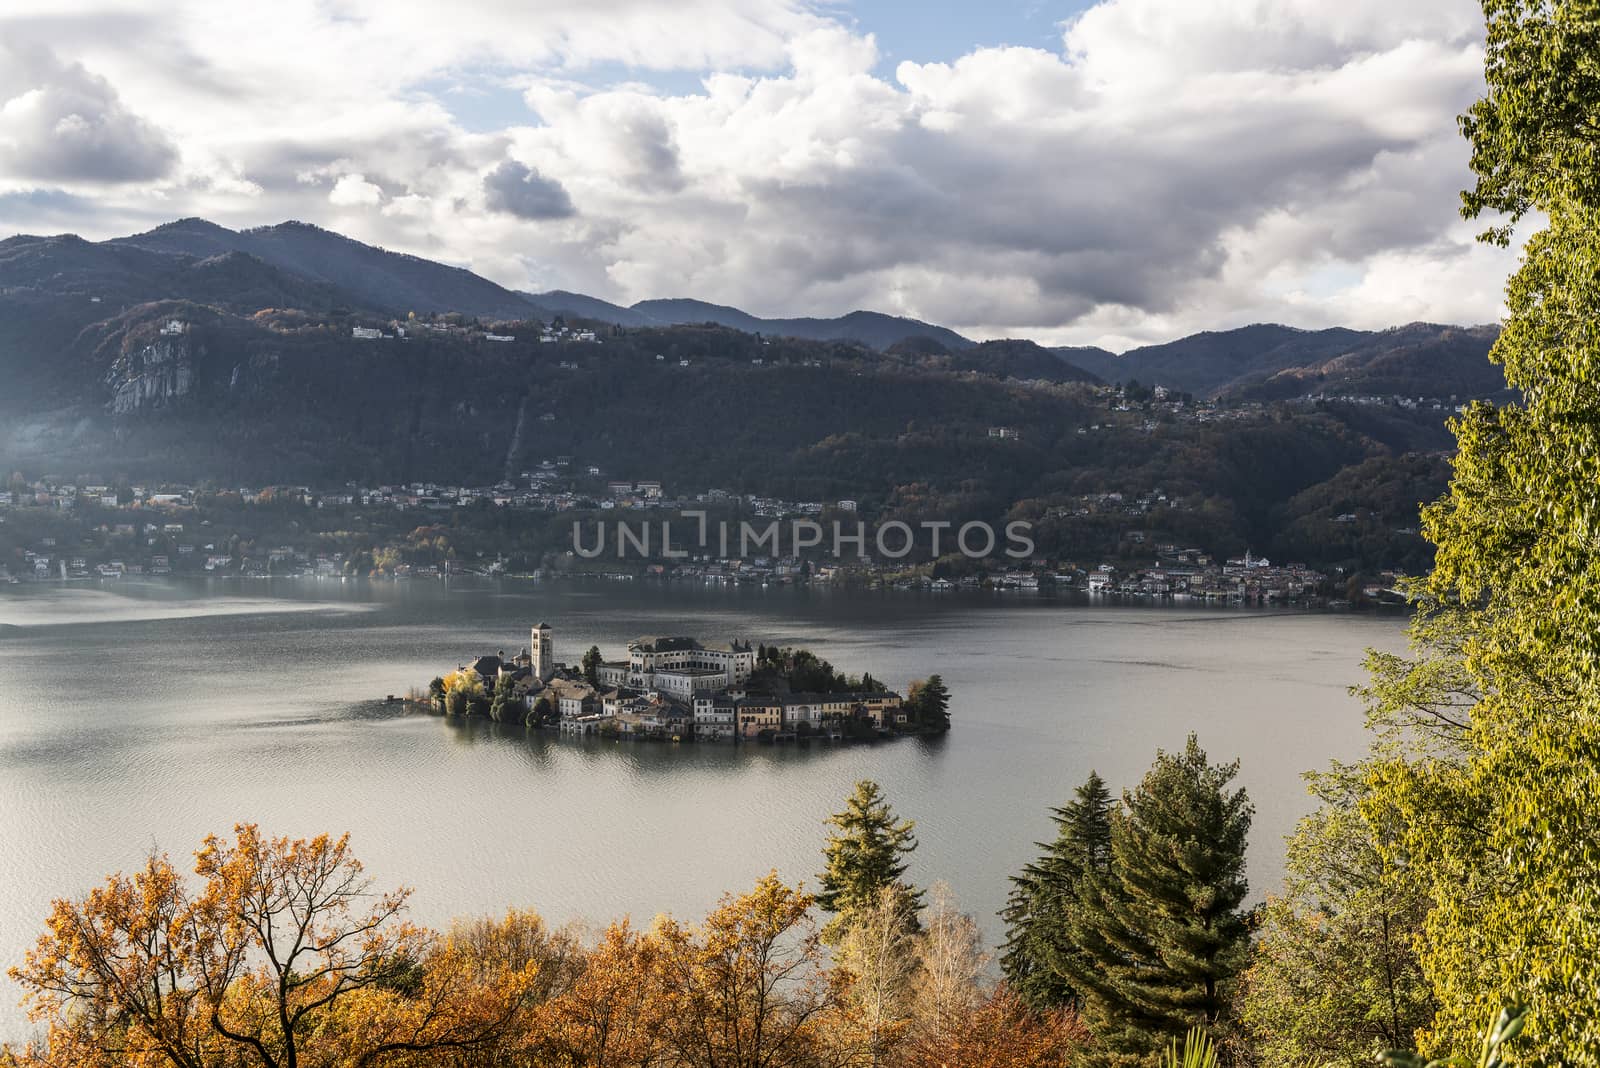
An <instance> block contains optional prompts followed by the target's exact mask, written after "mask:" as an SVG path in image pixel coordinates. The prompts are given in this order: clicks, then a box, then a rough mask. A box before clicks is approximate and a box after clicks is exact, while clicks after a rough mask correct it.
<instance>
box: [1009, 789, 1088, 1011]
mask: <svg viewBox="0 0 1600 1068" xmlns="http://www.w3.org/2000/svg"><path fill="white" fill-rule="evenodd" d="M1111 806H1112V798H1111V791H1110V790H1108V789H1106V784H1105V780H1103V779H1101V778H1100V776H1099V775H1098V774H1096V773H1094V772H1090V773H1089V778H1088V779H1087V780H1085V781H1084V784H1083V785H1082V786H1080V787H1078V789H1077V792H1076V797H1075V798H1074V800H1072V801H1069V802H1067V803H1066V804H1065V805H1062V806H1061V807H1060V808H1057V809H1053V810H1052V811H1051V818H1052V819H1053V820H1055V824H1056V837H1055V840H1054V841H1053V842H1049V843H1044V842H1041V843H1038V845H1039V849H1040V850H1042V852H1041V854H1040V856H1039V859H1038V860H1036V861H1034V862H1033V863H1031V864H1029V865H1027V866H1026V867H1025V868H1023V869H1022V873H1021V874H1020V875H1015V876H1013V877H1012V879H1011V883H1012V890H1011V894H1010V896H1009V897H1008V898H1007V901H1006V907H1005V910H1004V911H1003V912H1002V913H1001V918H1002V919H1004V920H1005V924H1006V943H1005V947H1004V949H1003V950H1002V952H1001V955H1000V970H1001V971H1002V972H1004V973H1005V977H1006V981H1007V982H1008V983H1010V984H1011V988H1012V989H1013V990H1015V991H1016V992H1017V994H1018V995H1019V996H1020V997H1021V998H1022V999H1023V1000H1024V1001H1025V1002H1026V1003H1027V1004H1028V1007H1029V1008H1031V1009H1033V1010H1034V1011H1036V1012H1039V1011H1044V1010H1046V1009H1051V1008H1057V1007H1059V1006H1063V1005H1075V1004H1077V1002H1078V1000H1079V998H1078V993H1077V991H1076V990H1074V988H1073V986H1072V984H1071V983H1070V982H1069V981H1068V980H1067V978H1066V977H1065V976H1064V975H1063V974H1062V973H1061V971H1060V970H1059V969H1057V968H1056V967H1055V963H1054V958H1055V955H1056V954H1058V953H1061V952H1065V951H1067V946H1068V945H1069V941H1068V939H1069V933H1068V927H1067V924H1068V917H1069V913H1070V912H1071V910H1073V909H1075V908H1076V907H1077V906H1078V900H1079V889H1080V885H1081V883H1082V882H1083V880H1084V878H1085V877H1086V876H1089V875H1097V876H1103V875H1105V874H1106V872H1107V870H1108V868H1109V865H1110V860H1111Z"/></svg>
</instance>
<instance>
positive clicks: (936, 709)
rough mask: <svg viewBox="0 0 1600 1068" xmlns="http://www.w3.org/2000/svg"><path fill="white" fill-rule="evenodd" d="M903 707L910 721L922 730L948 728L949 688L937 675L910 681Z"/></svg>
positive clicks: (943, 729)
mask: <svg viewBox="0 0 1600 1068" xmlns="http://www.w3.org/2000/svg"><path fill="white" fill-rule="evenodd" d="M905 707H906V713H907V715H909V716H910V717H911V720H912V722H914V723H916V724H917V726H919V727H921V728H922V729H923V730H928V731H947V730H949V729H950V690H949V688H948V687H947V686H945V684H944V679H943V678H941V677H940V676H938V675H929V676H928V677H927V678H926V679H924V680H923V681H921V682H914V683H912V684H911V687H910V689H909V690H908V691H907V693H906V699H905Z"/></svg>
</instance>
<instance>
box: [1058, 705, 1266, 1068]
mask: <svg viewBox="0 0 1600 1068" xmlns="http://www.w3.org/2000/svg"><path fill="white" fill-rule="evenodd" d="M1237 772H1238V764H1237V763H1234V764H1225V765H1211V764H1209V763H1207V760H1206V754H1205V752H1204V751H1203V750H1202V749H1201V748H1200V746H1199V743H1198V742H1197V741H1196V739H1195V737H1194V735H1190V736H1189V740H1188V744H1187V745H1186V746H1185V748H1184V751H1183V753H1181V754H1168V753H1158V754H1157V756H1156V762H1155V764H1154V765H1153V766H1152V767H1151V769H1150V771H1149V772H1147V773H1146V775H1145V777H1144V781H1143V782H1141V783H1140V784H1139V788H1138V789H1137V790H1135V791H1133V792H1132V793H1131V794H1128V795H1125V797H1124V798H1123V808H1122V810H1120V811H1117V812H1114V813H1113V814H1112V816H1111V840H1110V847H1111V855H1110V865H1109V868H1108V870H1107V871H1106V873H1105V874H1103V875H1102V874H1093V875H1091V876H1089V877H1088V878H1085V879H1084V880H1083V881H1082V883H1081V885H1080V888H1079V895H1078V901H1077V907H1076V908H1075V909H1074V910H1072V911H1071V912H1070V913H1069V917H1068V925H1067V926H1068V934H1067V939H1066V944H1065V946H1064V948H1063V951H1062V952H1059V953H1057V954H1056V956H1055V958H1054V959H1055V962H1056V964H1057V966H1058V967H1059V968H1061V970H1062V971H1063V972H1064V973H1065V974H1066V975H1067V976H1069V977H1070V980H1069V981H1072V982H1074V984H1075V986H1076V988H1077V989H1078V990H1079V992H1080V993H1081V995H1082V997H1083V1017H1084V1021H1085V1023H1086V1024H1087V1025H1088V1027H1089V1030H1090V1032H1091V1033H1092V1034H1093V1035H1094V1038H1095V1040H1096V1042H1095V1047H1094V1052H1093V1053H1092V1054H1090V1059H1091V1062H1092V1063H1095V1064H1103V1065H1117V1066H1124V1065H1126V1066H1134V1065H1153V1064H1156V1063H1158V1062H1159V1060H1160V1057H1161V1055H1162V1052H1163V1051H1164V1050H1165V1049H1166V1048H1167V1046H1168V1045H1169V1044H1170V1043H1171V1042H1172V1041H1173V1040H1174V1039H1178V1040H1180V1041H1181V1040H1182V1038H1183V1035H1184V1033H1185V1032H1187V1031H1188V1030H1189V1028H1191V1027H1194V1026H1197V1025H1199V1026H1204V1027H1206V1028H1207V1029H1208V1030H1209V1031H1210V1032H1211V1033H1213V1034H1217V1033H1218V1032H1219V1031H1226V1030H1227V1028H1228V1026H1229V1024H1230V1023H1231V1019H1230V1015H1229V1014H1230V1006H1231V1004H1232V1002H1233V991H1234V986H1235V981H1236V978H1237V976H1238V975H1239V973H1240V972H1241V971H1242V970H1243V968H1244V966H1245V965H1246V963H1247V962H1248V954H1249V935H1248V932H1247V930H1246V927H1245V921H1244V915H1243V913H1242V912H1241V911H1240V908H1239V906H1240V905H1241V903H1242V902H1243V901H1244V898H1245V895H1246V893H1247V892H1248V884H1247V883H1246V881H1245V877H1244V860H1245V844H1246V837H1247V835H1248V833H1249V830H1250V817H1251V813H1252V809H1251V806H1250V803H1249V800H1248V799H1247V798H1246V796H1245V792H1244V790H1243V789H1238V790H1233V791H1231V792H1230V791H1229V789H1228V784H1229V783H1230V782H1231V781H1232V779H1233V777H1234V775H1235V774H1236V773H1237Z"/></svg>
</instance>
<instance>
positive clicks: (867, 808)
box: [817, 779, 922, 942]
mask: <svg viewBox="0 0 1600 1068" xmlns="http://www.w3.org/2000/svg"><path fill="white" fill-rule="evenodd" d="M828 822H829V823H830V824H832V825H833V827H834V830H833V832H832V833H831V834H829V836H828V841H827V844H826V845H825V846H824V847H823V857H824V859H825V860H826V864H827V866H826V868H825V869H824V871H823V872H822V874H821V875H819V876H818V877H817V878H818V881H819V884H820V886H821V889H820V890H819V891H818V893H817V905H818V906H819V907H820V908H822V909H823V910H825V911H827V912H831V913H834V918H833V919H832V920H831V921H829V923H828V925H827V927H825V928H824V929H823V935H824V937H825V938H827V939H828V940H829V941H831V942H837V941H838V940H839V939H840V938H841V937H842V936H843V934H844V931H845V930H846V929H847V928H848V927H849V926H850V924H851V923H852V922H853V921H854V919H855V917H856V915H857V914H858V913H860V912H862V910H867V909H871V908H872V907H874V906H875V905H876V904H877V903H878V902H879V901H880V900H881V898H882V894H883V890H884V888H886V887H897V888H899V889H900V890H902V891H903V892H904V895H905V898H906V901H907V902H908V904H909V906H910V907H909V908H908V909H906V910H905V913H906V915H907V918H908V922H909V923H911V924H915V922H916V921H915V918H914V914H915V912H916V910H917V909H920V908H921V907H922V895H921V892H920V891H918V890H915V889H913V888H912V887H911V886H910V885H909V884H908V883H906V882H905V879H904V876H905V872H906V861H905V856H906V854H908V853H910V852H911V851H912V850H914V849H916V848H917V839H916V836H915V835H914V834H913V833H912V827H913V826H914V825H913V823H912V821H911V820H897V819H896V818H895V815H894V810H893V809H891V808H890V807H889V802H888V801H887V800H885V799H884V796H883V791H882V790H881V789H879V787H878V784H877V783H875V782H873V781H872V780H870V779H863V780H862V781H860V782H858V783H856V788H855V792H854V793H852V794H851V795H850V796H849V797H848V798H847V799H846V800H845V807H844V811H843V812H837V813H835V814H834V815H832V816H829V817H828Z"/></svg>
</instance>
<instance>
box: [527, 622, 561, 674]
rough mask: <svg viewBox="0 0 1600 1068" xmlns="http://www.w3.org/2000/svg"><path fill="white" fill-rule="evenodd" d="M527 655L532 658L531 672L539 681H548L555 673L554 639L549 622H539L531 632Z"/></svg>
mask: <svg viewBox="0 0 1600 1068" xmlns="http://www.w3.org/2000/svg"><path fill="white" fill-rule="evenodd" d="M528 655H529V656H531V657H532V658H533V663H532V667H533V673H534V675H536V676H538V679H539V681H540V682H549V681H550V679H551V677H552V676H554V675H555V673H556V658H555V639H554V638H553V637H552V632H551V630H550V624H548V623H540V624H539V625H538V626H537V627H534V628H533V630H532V632H531V641H529V643H528Z"/></svg>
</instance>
